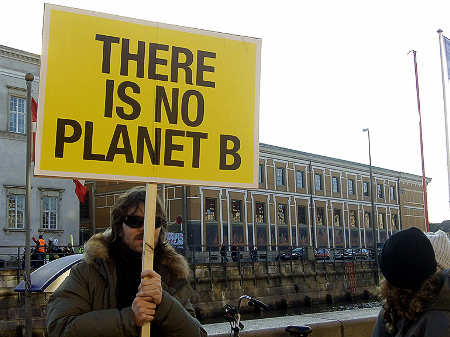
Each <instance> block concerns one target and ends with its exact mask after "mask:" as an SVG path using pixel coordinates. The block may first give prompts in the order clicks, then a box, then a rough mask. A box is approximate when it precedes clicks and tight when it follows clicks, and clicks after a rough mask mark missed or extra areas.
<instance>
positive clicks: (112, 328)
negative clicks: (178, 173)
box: [47, 187, 207, 337]
mask: <svg viewBox="0 0 450 337" xmlns="http://www.w3.org/2000/svg"><path fill="white" fill-rule="evenodd" d="M145 198H146V190H145V188H144V187H137V188H133V189H131V190H129V191H128V192H126V193H125V194H123V195H122V196H121V197H120V198H119V199H118V200H117V202H116V204H115V205H114V207H113V210H112V213H111V228H109V229H108V230H106V231H105V232H104V233H99V234H96V235H94V236H93V237H92V238H91V239H90V240H89V241H88V242H87V243H86V245H85V248H84V252H85V255H84V261H83V262H81V263H80V264H78V265H76V266H75V267H73V268H72V270H71V273H70V275H69V276H68V277H67V278H66V280H65V281H64V282H63V283H62V284H61V286H60V287H59V288H58V289H57V290H56V291H55V292H54V293H53V294H52V295H51V297H50V299H49V304H48V321H47V328H48V333H49V336H50V337H56V336H77V337H79V336H90V337H91V336H92V337H94V336H109V337H110V336H138V334H139V330H140V327H141V326H143V325H144V324H145V323H148V322H151V336H180V337H184V336H190V337H191V336H206V335H207V334H206V331H205V330H204V329H203V328H202V326H201V325H200V323H199V322H198V321H197V320H196V319H195V318H194V317H193V316H194V310H193V307H192V305H191V303H190V300H189V299H190V298H191V297H192V295H193V294H194V292H193V290H192V288H191V287H190V285H189V282H188V280H187V277H188V275H189V268H188V264H187V261H186V259H185V258H184V257H183V256H181V255H180V254H178V253H177V252H176V251H175V250H174V249H173V248H172V246H170V245H169V244H168V243H167V242H166V240H165V237H166V229H167V222H166V215H165V212H164V207H163V205H162V203H161V200H160V199H159V198H157V203H156V214H155V243H156V247H155V254H154V270H145V271H143V272H141V266H142V251H143V239H144V216H145Z"/></svg>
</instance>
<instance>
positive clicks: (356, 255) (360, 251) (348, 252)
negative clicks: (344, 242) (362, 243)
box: [334, 248, 369, 260]
mask: <svg viewBox="0 0 450 337" xmlns="http://www.w3.org/2000/svg"><path fill="white" fill-rule="evenodd" d="M334 258H335V259H336V260H352V259H355V260H361V259H363V260H367V259H368V258H369V250H368V249H365V248H346V249H344V250H342V251H340V252H337V253H336V254H335V255H334Z"/></svg>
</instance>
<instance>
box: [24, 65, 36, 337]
mask: <svg viewBox="0 0 450 337" xmlns="http://www.w3.org/2000/svg"><path fill="white" fill-rule="evenodd" d="M25 80H26V81H27V116H26V121H27V156H26V158H27V159H26V162H27V168H26V198H25V228H26V232H25V336H26V337H31V335H32V331H33V321H32V317H31V298H30V293H29V292H28V290H29V288H30V287H31V279H30V269H31V266H30V260H31V247H30V236H31V234H30V233H31V203H30V202H31V175H32V172H31V152H32V144H31V142H32V135H31V120H32V116H31V99H32V98H31V82H33V80H34V75H33V74H31V73H28V74H26V75H25Z"/></svg>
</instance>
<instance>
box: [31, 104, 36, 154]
mask: <svg viewBox="0 0 450 337" xmlns="http://www.w3.org/2000/svg"><path fill="white" fill-rule="evenodd" d="M36 122H37V102H36V101H35V100H34V98H33V97H31V132H32V134H33V152H32V154H31V162H34V151H35V144H36Z"/></svg>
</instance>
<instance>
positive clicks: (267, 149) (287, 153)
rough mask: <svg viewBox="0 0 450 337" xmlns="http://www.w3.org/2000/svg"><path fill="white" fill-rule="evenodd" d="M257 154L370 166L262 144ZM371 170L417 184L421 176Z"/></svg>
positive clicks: (360, 166)
mask: <svg viewBox="0 0 450 337" xmlns="http://www.w3.org/2000/svg"><path fill="white" fill-rule="evenodd" d="M259 152H260V155H261V154H266V153H267V154H270V155H274V154H276V155H279V156H282V157H288V158H291V159H292V158H296V159H300V160H311V161H315V162H316V163H317V162H323V163H326V164H327V166H328V165H330V164H331V165H337V166H343V167H346V168H352V169H353V170H354V169H355V168H356V169H360V170H364V171H366V170H367V171H369V169H370V166H369V165H367V164H361V163H356V162H352V161H348V160H343V159H338V158H331V157H326V156H322V155H318V154H313V153H308V152H303V151H298V150H293V149H287V148H284V147H280V146H274V145H269V144H264V143H259ZM372 168H373V170H374V174H377V173H378V174H382V175H389V176H391V177H395V178H400V179H402V180H409V181H411V182H415V183H417V182H418V181H420V182H421V181H422V176H419V175H416V174H411V173H406V172H399V171H394V170H389V169H385V168H381V167H376V166H372ZM426 181H427V183H430V181H431V178H428V177H427V178H426Z"/></svg>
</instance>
